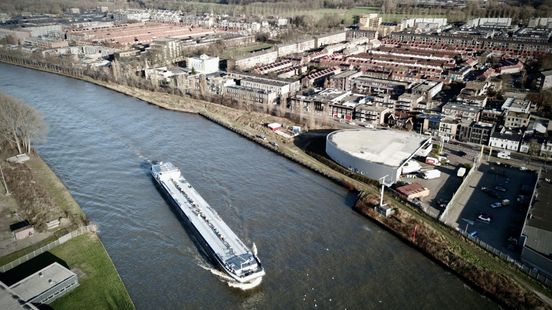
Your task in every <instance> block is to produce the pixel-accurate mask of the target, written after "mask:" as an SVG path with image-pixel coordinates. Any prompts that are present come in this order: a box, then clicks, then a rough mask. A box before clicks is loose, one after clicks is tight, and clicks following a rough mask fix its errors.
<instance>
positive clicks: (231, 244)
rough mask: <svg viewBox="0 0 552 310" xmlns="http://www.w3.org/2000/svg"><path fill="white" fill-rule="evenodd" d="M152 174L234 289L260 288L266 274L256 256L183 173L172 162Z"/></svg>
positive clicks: (152, 169) (153, 166) (161, 163)
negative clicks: (232, 283)
mask: <svg viewBox="0 0 552 310" xmlns="http://www.w3.org/2000/svg"><path fill="white" fill-rule="evenodd" d="M151 174H152V176H153V179H154V181H155V183H156V185H157V187H158V188H159V190H160V191H161V192H162V193H163V194H164V195H165V196H166V197H167V199H168V200H169V202H170V203H171V204H172V206H173V207H174V209H175V210H176V212H177V213H178V214H179V215H180V216H181V217H182V218H183V219H184V220H185V221H187V222H188V223H189V224H190V226H191V228H192V230H193V232H194V233H195V234H196V235H197V237H198V238H199V240H200V242H201V243H202V245H203V246H204V248H205V250H206V251H207V252H208V254H209V256H210V257H211V259H212V260H213V261H214V262H215V263H216V264H217V265H218V267H220V268H221V269H222V270H223V271H224V272H225V273H226V274H227V275H228V276H230V278H232V280H233V281H235V284H237V285H233V286H237V287H240V288H242V289H250V288H253V287H255V286H257V285H259V284H260V283H261V281H262V278H263V276H264V275H265V271H264V268H263V266H262V264H261V261H260V260H259V258H258V257H257V255H256V253H254V252H252V251H251V250H250V249H249V248H247V247H246V246H245V245H244V243H243V242H242V241H241V240H240V239H239V238H238V236H237V235H236V234H235V233H234V232H233V231H232V230H231V229H230V227H228V225H226V223H225V222H224V221H223V220H222V219H221V218H220V216H219V215H218V213H217V212H216V211H215V210H214V209H213V208H211V206H210V205H209V204H208V203H207V202H206V201H205V200H204V199H203V197H201V195H200V194H199V193H198V192H197V191H196V190H195V188H193V187H192V185H191V184H190V183H189V182H188V181H187V180H186V179H185V178H184V177H183V176H182V174H181V172H180V170H179V169H178V168H177V167H176V166H174V165H173V164H172V163H170V162H160V163H156V164H153V165H152V166H151Z"/></svg>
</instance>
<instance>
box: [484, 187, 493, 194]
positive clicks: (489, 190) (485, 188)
mask: <svg viewBox="0 0 552 310" xmlns="http://www.w3.org/2000/svg"><path fill="white" fill-rule="evenodd" d="M481 191H482V192H483V193H490V192H492V190H491V189H490V188H488V187H487V186H481Z"/></svg>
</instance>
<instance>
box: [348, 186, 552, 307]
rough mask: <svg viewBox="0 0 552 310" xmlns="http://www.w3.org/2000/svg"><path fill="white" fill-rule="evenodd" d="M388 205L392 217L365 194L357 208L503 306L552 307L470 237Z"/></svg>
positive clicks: (533, 287)
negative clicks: (391, 211)
mask: <svg viewBox="0 0 552 310" xmlns="http://www.w3.org/2000/svg"><path fill="white" fill-rule="evenodd" d="M386 203H387V204H388V205H390V206H391V207H394V208H395V213H394V214H393V215H391V216H390V217H384V216H381V215H380V214H379V213H378V212H377V211H376V210H375V207H376V206H377V205H379V197H378V196H377V195H374V194H367V193H365V192H362V193H361V194H360V195H359V199H358V201H357V203H356V204H355V206H354V208H355V209H356V210H357V211H359V212H360V213H361V214H363V215H365V216H367V217H369V218H371V219H373V220H374V221H376V222H377V223H379V224H380V225H382V226H383V227H385V228H387V229H388V230H390V231H391V232H392V233H394V234H395V235H396V236H398V237H399V238H401V239H403V240H404V241H406V242H407V243H410V244H411V245H413V246H414V247H415V248H417V249H419V250H420V251H422V252H423V253H425V254H426V255H427V256H429V257H430V258H432V259H433V260H434V261H436V262H438V263H439V264H441V265H443V266H445V267H447V268H449V269H451V270H452V271H453V272H454V273H455V274H456V275H458V276H459V277H461V278H462V279H464V280H465V281H466V282H468V283H470V284H471V286H472V287H474V288H476V289H477V290H478V291H479V292H481V293H484V294H485V295H487V296H489V297H490V298H492V299H493V300H495V301H497V302H499V303H500V304H502V305H503V306H506V307H507V308H512V309H522V308H523V309H525V308H531V309H539V308H542V309H546V308H550V305H549V304H546V303H545V302H544V301H543V300H541V298H539V294H538V291H542V292H545V293H548V294H550V292H549V291H547V289H546V288H544V287H542V286H540V284H539V283H536V281H534V280H533V279H531V278H529V277H527V276H526V275H525V274H523V273H521V272H520V271H519V270H518V269H517V268H516V267H515V266H512V265H510V264H506V263H505V262H504V261H502V260H501V259H500V258H498V257H496V256H494V255H492V254H490V253H489V252H487V251H485V250H483V249H482V248H480V247H478V246H477V245H475V244H473V243H472V242H471V241H470V240H468V239H467V238H464V237H459V236H458V234H457V233H456V232H454V231H452V230H451V229H450V228H449V227H445V226H443V225H441V224H439V223H437V222H434V221H432V220H431V219H430V218H425V219H424V217H427V216H425V215H424V214H421V213H418V212H415V210H409V209H408V208H404V207H401V206H400V205H399V203H397V201H396V200H394V199H393V198H392V197H389V199H386ZM528 287H529V288H530V289H527V288H528Z"/></svg>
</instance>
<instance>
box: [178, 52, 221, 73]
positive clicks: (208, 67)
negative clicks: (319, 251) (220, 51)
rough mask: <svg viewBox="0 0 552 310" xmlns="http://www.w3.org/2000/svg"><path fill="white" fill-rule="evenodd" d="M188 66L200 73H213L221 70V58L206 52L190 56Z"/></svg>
mask: <svg viewBox="0 0 552 310" xmlns="http://www.w3.org/2000/svg"><path fill="white" fill-rule="evenodd" d="M186 67H187V68H188V69H190V70H194V71H195V72H197V73H200V74H211V73H215V72H217V71H218V70H219V58H218V57H209V56H207V55H205V54H203V55H201V56H199V57H188V59H187V60H186Z"/></svg>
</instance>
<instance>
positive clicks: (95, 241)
mask: <svg viewBox="0 0 552 310" xmlns="http://www.w3.org/2000/svg"><path fill="white" fill-rule="evenodd" d="M50 252H51V253H52V254H54V255H55V256H56V257H59V258H61V259H62V260H64V261H65V262H66V263H67V264H68V265H69V266H70V267H71V269H72V270H74V271H75V273H76V274H77V275H78V276H79V287H78V288H77V289H75V290H74V291H72V292H71V293H69V294H68V295H66V296H64V297H63V298H59V299H57V300H56V301H54V303H53V304H51V306H52V308H54V309H56V310H63V309H133V308H134V305H133V303H132V300H131V299H130V296H129V295H128V292H127V290H126V289H125V286H124V285H123V282H122V280H121V278H120V277H119V274H118V273H117V270H115V266H114V265H113V262H112V261H111V259H110V258H109V255H108V254H107V252H106V251H105V248H104V246H103V244H102V243H101V241H100V239H99V238H98V236H97V235H96V234H92V233H89V234H85V235H82V236H79V237H76V238H74V239H71V240H70V241H68V242H66V243H64V244H62V245H60V246H58V247H56V248H54V249H53V250H51V251H50Z"/></svg>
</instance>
